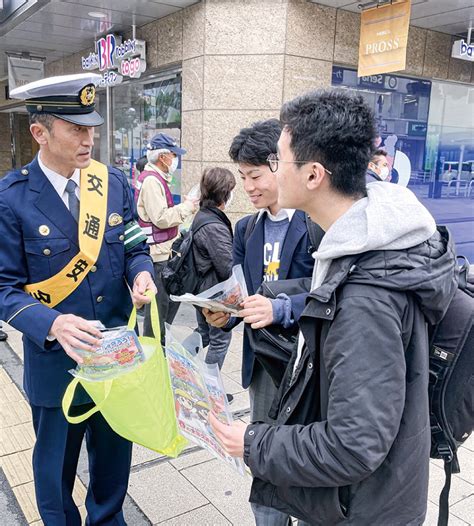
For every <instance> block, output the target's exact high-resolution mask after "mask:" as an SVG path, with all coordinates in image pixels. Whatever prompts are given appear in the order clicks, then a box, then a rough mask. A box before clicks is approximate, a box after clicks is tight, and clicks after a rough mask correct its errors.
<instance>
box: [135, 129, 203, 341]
mask: <svg viewBox="0 0 474 526" xmlns="http://www.w3.org/2000/svg"><path fill="white" fill-rule="evenodd" d="M185 153H186V150H185V149H184V148H180V147H179V146H178V145H177V143H176V141H175V140H174V139H173V138H172V137H170V136H169V135H166V134H164V133H158V134H157V135H155V136H154V137H153V139H152V140H151V142H150V144H149V145H148V152H147V159H148V163H147V164H146V166H145V169H144V170H143V172H141V174H140V175H139V176H138V178H137V181H136V184H135V201H136V203H137V213H138V218H139V224H140V226H141V227H142V230H143V231H144V233H145V234H146V236H147V243H148V245H149V247H150V255H151V257H152V259H153V267H154V271H155V283H156V286H157V288H158V294H157V296H156V300H157V304H158V311H159V314H160V329H161V343H162V345H163V346H164V344H165V323H169V324H170V325H171V324H172V323H173V320H174V317H175V316H176V313H177V312H178V308H179V303H175V302H173V301H171V300H170V298H169V296H168V294H167V292H166V290H165V287H164V286H163V282H162V280H161V273H162V271H163V269H164V267H165V266H166V262H167V261H168V259H169V257H170V255H171V246H172V244H173V241H174V240H175V239H176V237H177V236H178V235H179V232H178V226H179V225H181V224H182V223H184V222H185V221H186V219H187V218H188V217H189V216H191V215H192V214H193V213H194V212H195V211H196V209H197V204H198V200H197V199H188V198H186V197H185V198H184V201H183V202H182V203H181V204H178V205H175V204H174V202H173V195H172V194H171V190H170V186H169V185H170V183H171V177H172V175H173V174H174V173H175V172H176V169H177V168H178V165H179V158H180V157H181V156H182V155H184V154H185ZM143 334H144V335H145V336H152V335H153V330H152V328H151V319H150V307H149V306H145V320H144V324H143Z"/></svg>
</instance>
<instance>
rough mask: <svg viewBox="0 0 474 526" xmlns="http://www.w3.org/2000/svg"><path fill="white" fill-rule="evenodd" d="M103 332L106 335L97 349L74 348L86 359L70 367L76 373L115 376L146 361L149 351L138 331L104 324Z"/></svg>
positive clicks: (91, 376) (101, 377)
mask: <svg viewBox="0 0 474 526" xmlns="http://www.w3.org/2000/svg"><path fill="white" fill-rule="evenodd" d="M102 327H103V326H102ZM101 332H102V336H103V339H102V341H101V345H100V347H99V348H98V349H97V350H96V351H94V352H92V351H84V350H82V349H74V352H75V353H77V354H78V355H80V356H81V358H82V359H83V363H82V364H78V365H77V367H76V369H73V370H70V371H69V372H70V373H71V374H72V375H73V376H76V377H78V378H82V379H84V380H89V381H97V380H106V379H111V378H115V377H117V376H119V375H121V374H124V373H126V372H129V371H130V370H131V369H133V368H134V367H135V366H137V365H138V364H140V363H142V362H144V361H145V359H146V356H145V353H144V351H143V348H142V346H141V345H140V342H139V341H138V338H137V335H136V334H135V332H134V331H132V330H130V329H128V328H127V327H116V328H114V329H102V328H101Z"/></svg>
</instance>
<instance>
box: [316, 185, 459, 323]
mask: <svg viewBox="0 0 474 526" xmlns="http://www.w3.org/2000/svg"><path fill="white" fill-rule="evenodd" d="M367 191H368V197H367V198H364V199H361V200H360V201H358V202H357V203H355V204H354V205H353V206H352V207H351V208H350V210H349V211H348V212H347V213H346V214H344V215H343V216H341V217H340V218H339V219H338V221H336V222H335V223H334V224H333V225H332V226H331V228H330V229H329V230H328V231H327V233H326V235H325V237H324V238H323V241H322V242H321V245H320V247H319V249H318V251H317V252H315V253H314V254H313V257H314V258H315V260H316V264H315V274H314V276H313V285H314V287H313V292H312V295H314V296H315V297H316V298H318V299H320V300H322V301H328V300H329V298H330V297H331V296H332V294H333V292H334V291H335V290H336V288H337V287H338V286H339V285H340V284H341V283H342V282H344V281H346V280H349V281H350V282H351V283H362V284H368V285H372V286H379V287H384V288H386V289H391V290H399V291H406V292H410V293H413V294H414V295H415V297H416V299H417V301H418V304H419V305H420V308H421V310H422V311H423V313H424V315H425V316H426V318H427V320H428V321H429V322H430V323H437V322H438V321H439V320H441V319H442V317H443V316H444V314H445V312H446V309H447V307H448V305H449V303H450V301H451V298H452V297H453V295H454V293H455V291H456V288H457V286H458V272H457V261H456V255H455V250H454V244H453V241H452V239H451V236H450V233H449V231H448V230H447V229H446V228H444V227H438V229H437V228H436V224H435V221H434V219H433V218H432V216H431V214H430V213H429V212H428V210H426V208H425V207H424V206H423V205H422V204H421V203H420V202H419V201H418V199H417V198H416V196H415V195H414V194H413V193H412V192H411V191H410V190H408V189H406V188H403V187H400V186H398V185H395V184H390V183H384V182H380V183H379V182H376V183H370V184H368V185H367Z"/></svg>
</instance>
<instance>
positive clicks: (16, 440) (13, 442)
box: [0, 342, 87, 526]
mask: <svg viewBox="0 0 474 526" xmlns="http://www.w3.org/2000/svg"><path fill="white" fill-rule="evenodd" d="M12 343H13V342H12ZM12 347H18V346H12ZM18 351H19V350H18V349H16V350H15V352H17V354H18V353H19V352H18ZM34 443H35V434H34V430H33V426H32V423H31V408H30V406H29V404H28V402H27V401H26V400H25V398H24V396H23V394H22V393H21V391H20V390H19V389H18V388H17V386H16V385H15V384H14V383H13V382H12V380H11V378H10V377H9V376H8V374H7V373H6V371H5V369H4V368H3V367H2V366H0V466H1V467H2V469H3V471H4V473H5V476H6V478H7V480H8V483H9V484H10V486H11V488H12V490H13V493H14V494H15V497H16V499H17V501H18V504H19V506H20V508H21V509H22V511H23V513H24V515H25V518H26V520H27V521H28V523H29V524H30V526H43V521H42V520H41V519H40V516H39V512H38V508H37V507H36V497H35V486H34V482H33V468H32V464H31V456H32V451H33V450H32V448H33V446H34ZM73 498H74V502H75V503H76V504H77V506H78V507H79V512H80V514H81V517H82V519H83V521H85V518H86V515H87V512H86V508H85V506H84V503H85V499H86V488H85V487H84V484H83V483H82V482H81V481H80V480H79V478H78V477H76V483H75V485H74V491H73Z"/></svg>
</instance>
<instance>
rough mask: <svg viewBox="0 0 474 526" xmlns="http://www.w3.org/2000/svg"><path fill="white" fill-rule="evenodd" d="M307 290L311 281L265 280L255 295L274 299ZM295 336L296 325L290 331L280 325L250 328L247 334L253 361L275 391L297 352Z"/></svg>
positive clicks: (296, 337)
mask: <svg viewBox="0 0 474 526" xmlns="http://www.w3.org/2000/svg"><path fill="white" fill-rule="evenodd" d="M310 288H311V278H296V279H285V280H281V281H265V282H263V283H262V285H261V286H260V288H259V289H258V291H257V294H261V295H262V296H264V297H265V298H270V299H275V298H276V297H277V296H278V294H286V295H288V296H292V295H295V294H301V293H303V292H306V293H309V291H310ZM298 333H299V327H298V324H297V323H295V324H293V325H292V326H291V327H289V328H284V327H283V326H281V325H268V326H267V327H265V328H263V329H251V330H249V331H248V333H247V334H248V337H249V340H250V345H251V348H252V350H253V351H254V353H255V359H256V360H257V361H258V362H259V363H260V364H261V365H262V367H263V368H264V369H265V370H266V371H267V373H268V374H269V375H270V377H271V379H272V380H273V383H274V384H275V386H276V387H277V388H278V387H279V386H280V383H281V380H282V379H283V375H284V374H285V370H286V367H287V365H288V362H289V361H290V358H291V355H292V354H293V351H294V350H296V346H297V342H298Z"/></svg>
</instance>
